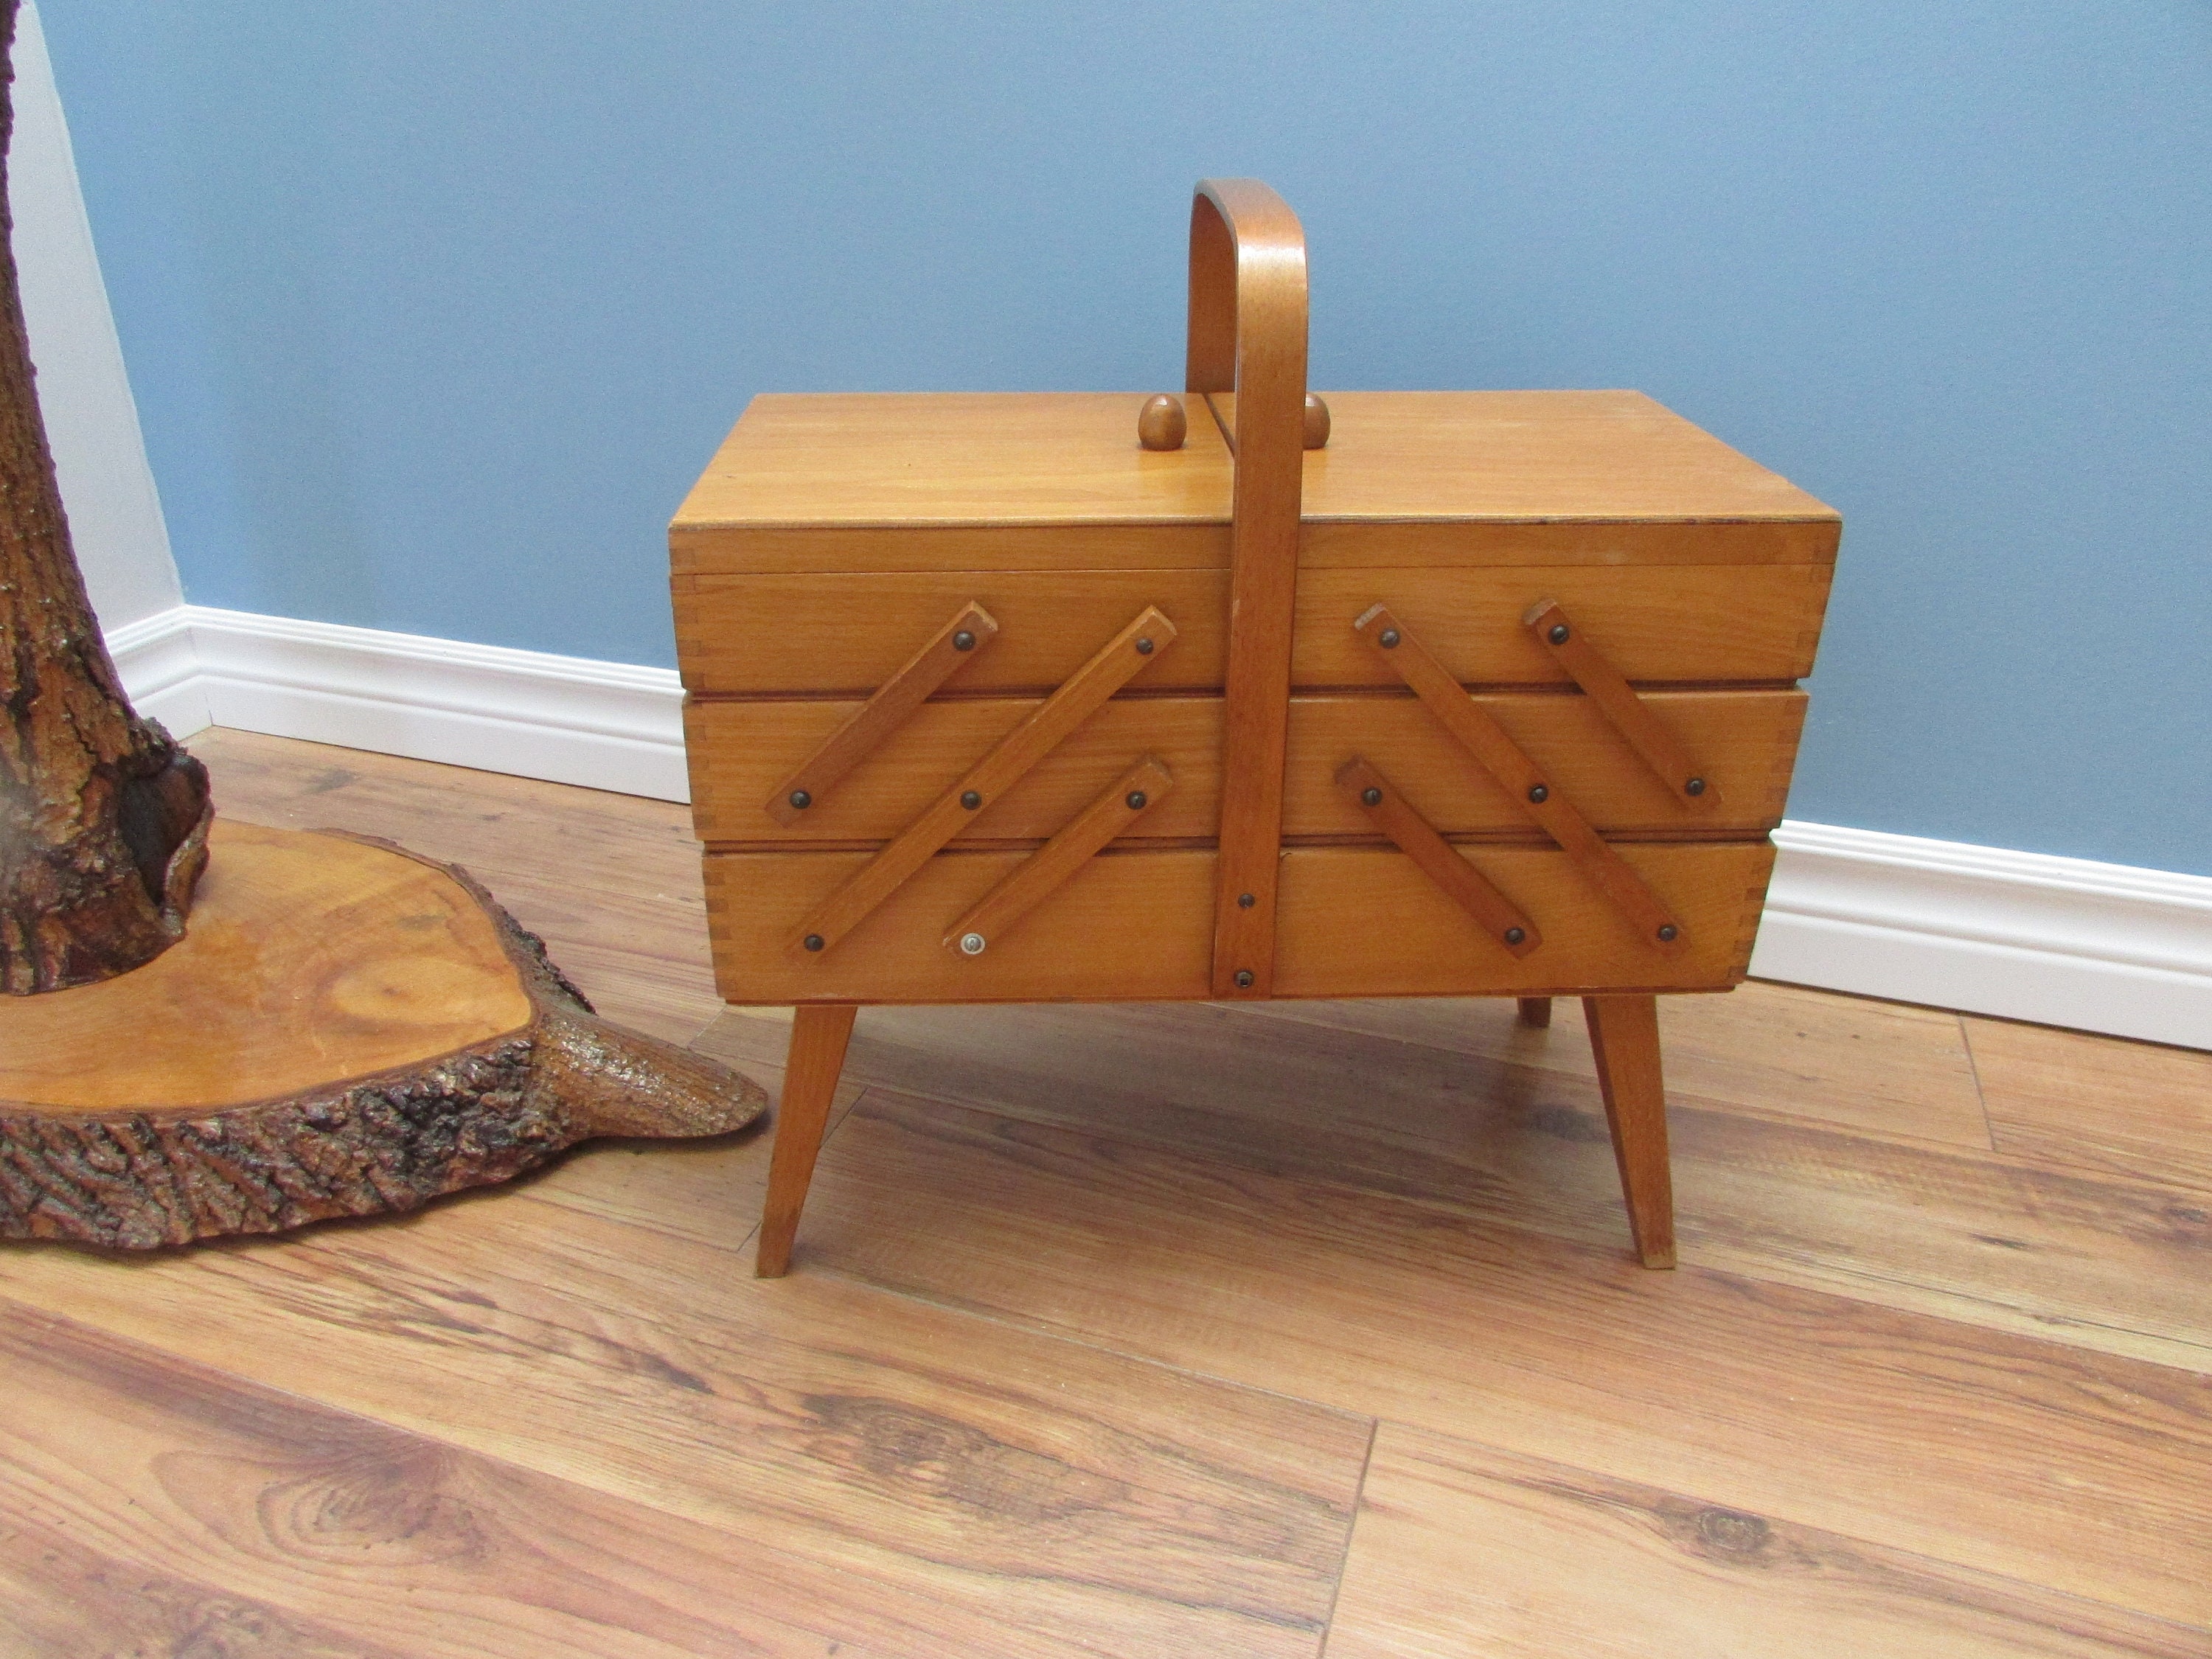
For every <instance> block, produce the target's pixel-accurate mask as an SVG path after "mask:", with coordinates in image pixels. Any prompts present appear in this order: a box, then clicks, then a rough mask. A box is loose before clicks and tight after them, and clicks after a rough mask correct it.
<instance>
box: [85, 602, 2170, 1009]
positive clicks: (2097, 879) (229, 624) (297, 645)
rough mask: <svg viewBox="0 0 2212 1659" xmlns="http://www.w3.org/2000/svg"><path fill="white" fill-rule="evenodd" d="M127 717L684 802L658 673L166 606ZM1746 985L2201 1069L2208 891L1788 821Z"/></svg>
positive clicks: (670, 705)
mask: <svg viewBox="0 0 2212 1659" xmlns="http://www.w3.org/2000/svg"><path fill="white" fill-rule="evenodd" d="M108 646H109V648H110V649H111V650H112V652H113V653H115V659H116V666H117V668H118V671H120V672H121V674H122V676H123V683H124V684H125V686H126V687H127V688H128V689H129V690H130V692H131V696H132V698H133V699H134V700H135V701H136V702H137V705H138V707H139V708H140V709H141V711H142V712H143V713H146V714H151V715H153V716H154V717H155V718H156V719H158V720H161V722H162V723H163V724H164V725H166V726H168V728H169V729H170V730H171V731H172V732H175V733H176V734H177V735H178V736H179V737H185V736H189V735H190V734H191V732H196V731H197V730H199V729H200V728H201V727H202V726H210V725H215V726H234V727H237V728H239V729H241V730H244V731H248V732H270V733H273V734H275V735H276V736H279V737H288V738H308V739H311V740H312V741H314V742H317V743H331V744H342V745H343V746H345V747H347V748H349V749H368V750H377V751H380V752H381V753H384V754H391V755H404V756H408V757H411V758H414V759H417V760H430V761H442V762H445V763H447V764H449V765H453V766H467V767H474V768H476V769H479V770H482V771H488V772H507V773H513V774H515V775H519V776H522V777H532V778H545V779H549V780H551V781H555V782H558V783H576V784H583V785H585V786H586V787H591V788H595V789H611V790H616V791H618V792H620V793H624V794H633V795H650V796H653V797H654V798H656V799H661V800H686V799H690V793H689V787H688V783H687V781H686V779H685V776H684V725H683V708H684V692H683V688H682V686H681V684H679V683H678V679H677V677H676V674H675V672H674V671H672V670H670V669H665V668H639V667H633V666H630V665H626V664H621V663H605V662H593V661H590V660H587V659H581V658H576V657H556V656H550V655H547V654H545V653H541V652H535V651H510V650H505V649H501V648H500V647H495V646H484V645H466V644H462V643H459V642H458V641H452V640H436V639H425V638H422V637H419V636H417V635H410V634H386V633H381V632H379V631H378V630H376V629H366V628H344V627H340V626H337V625H336V624H333V623H306V622H294V621H291V620H289V619H287V618H284V617H257V616H252V615H248V614H246V613H245V612H242V611H216V610H210V609H209V608H207V607H205V606H203V605H180V606H179V607H178V608H177V609H175V610H173V611H165V612H163V613H162V614H161V615H160V616H156V617H149V618H148V619H147V620H145V621H144V622H139V623H131V624H130V625H129V626H127V627H125V628H119V629H116V630H115V632H114V633H113V634H112V635H109V636H108ZM1774 840H1775V844H1776V846H1777V847H1778V848H1779V849H1780V856H1779V858H1778V860H1777V861H1776V865H1775V871H1774V881H1773V884H1772V886H1771V888H1770V889H1769V890H1768V895H1767V904H1766V917H1765V924H1764V925H1763V926H1762V927H1761V928H1760V930H1759V947H1758V949H1757V950H1756V951H1754V952H1753V955H1752V959H1751V968H1752V972H1753V973H1754V974H1756V975H1759V977H1761V978H1764V979H1778V980H1786V981H1791V982H1793V983H1796V984H1800V985H1814V986H1820V987H1826V988H1827V989H1831V990H1838V991H1851V992H1856V993H1858V994H1862V995H1866V996H1877V997H1887V998H1891V999H1893V1000H1897V1001H1900V1002H1917V1003H1926V1004H1929V1005H1931V1006H1936V1007H1942V1008H1959V1009H1963V1010H1966V1011H1967V1012H1972V1013H1983V1014H1994V1015H1997V1016H1999V1017H2001V1018H2008V1019H2024V1020H2033V1021H2035V1022H2037V1023H2039V1024H2048V1025H2067V1026H2073V1027H2075V1028H2077V1029H2079V1030H2091V1031H2104V1032H2109V1033H2111V1034H2112V1035H2114V1036H2130V1037H2141V1038H2145V1039H2147V1040H2148V1041H2151V1042H2171V1043H2179V1044H2181V1045H2183V1046H2185V1047H2188V1048H2212V878H2207V877H2203V876H2185V875H2176V874H2172V873H2169V872H2165V871H2159V870H2139V869H2135V868H2132V867H2130V866H2124V865H2116V864H2096V863H2092V862H2090V861H2089V860H2084V859H2064V858H2052V857H2049V856H2046V855H2045V854H2035V853H2015V852H2009V851H2007V850H2005V849H2004V848H1989V847H1972V846H1967V845H1966V844H1964V843H1961V842H1945V841H1927V840H1923V839H1922V838H1920V837H1918V836H1893V835H1886V834H1883V833H1881V832H1880V831H1877V830H1871V829H1839V828H1837V827H1834V826H1832V825H1828V824H1820V823H1796V822H1785V823H1784V824H1783V826H1782V827H1781V829H1778V830H1777V831H1776V832H1775V836H1774Z"/></svg>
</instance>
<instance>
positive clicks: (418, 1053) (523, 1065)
mask: <svg viewBox="0 0 2212 1659" xmlns="http://www.w3.org/2000/svg"><path fill="white" fill-rule="evenodd" d="M213 842H214V848H215V854H216V856H215V857H214V859H213V860H211V861H210V866H209V869H208V873H207V875H206V877H205V878H204V881H203V882H202V884H201V887H200V891H199V895H198V898H197V902H196V904H195V905H194V908H193V911H192V918H191V929H190V931H189V932H187V933H185V935H184V937H183V938H182V939H180V940H179V941H178V942H177V943H176V944H174V945H172V946H171V947H170V948H169V949H168V950H167V951H164V952H163V953H162V954H161V955H160V956H158V957H155V958H154V960H152V961H151V962H149V963H146V964H145V965H144V966H143V967H141V968H138V969H136V970H135V971H133V972H131V973H129V974H125V975H121V976H119V977H118V978H114V979H111V980H107V981H103V982H101V983H100V984H96V985H87V986H82V987H76V988H74V989H69V990H59V991H50V992H48V993H46V994H44V995H40V996H35V997H0V1237H13V1238H55V1239H68V1240H73V1241H76V1242H77V1243H87V1244H100V1245H110V1246H120V1247H123V1248H125V1249H147V1248H150V1247H153V1246H156V1245H162V1244H180V1243H186V1242H188V1241H190V1240H192V1239H196V1238H204V1237H210V1236H213V1235H216V1234H223V1233H246V1232H273V1231H279V1230H281V1229H283V1228H287V1227H294V1226H298V1225H301V1223H303V1222H309V1221H316V1220H320V1219H323V1218H327V1217H331V1216H355V1215H374V1214H380V1213H384V1212H393V1211H402V1210H411V1209H414V1208H416V1207H417V1206H420V1205H422V1203H424V1202H425V1201H426V1200H429V1199H432V1198H435V1197H436V1196H437V1195H438V1194H441V1193H449V1192H453V1191H455V1190H457V1189H459V1188H464V1187H475V1186H483V1185H486V1184H489V1183H491V1182H501V1181H505V1180H507V1179H508V1178H510V1177H511V1176H515V1175H517V1174H519V1173H520V1172H521V1171H523V1170H527V1169H530V1168H532V1166H533V1165H536V1164H543V1163H544V1162H546V1161H547V1160H548V1159H550V1158H553V1157H554V1156H555V1155H556V1153H558V1152H562V1150H563V1149H565V1148H567V1147H568V1146H574V1144H575V1143H577V1142H578V1141H580V1140H586V1139H591V1138H592V1137H593V1136H597V1135H659V1136H684V1135H708V1134H719V1133H723V1132H725V1131H726V1130H731V1129H736V1128H741V1127H744V1125H746V1124H748V1123H750V1122H751V1121H753V1120H754V1119H755V1118H756V1117H757V1116H758V1115H760V1113H761V1111H762V1109H763V1108H764V1107H765V1106H766V1104H767V1097H766V1096H765V1095H764V1094H763V1091H762V1090H761V1088H760V1086H759V1085H757V1084H755V1083H753V1082H752V1081H750V1079H746V1078H743V1077H740V1076H738V1074H737V1073H733V1072H731V1071H730V1070H728V1069H727V1068H726V1067H724V1066H720V1065H718V1064H717V1063H715V1062H714V1061H713V1060H708V1059H706V1058H705V1057H703V1056H702V1055H699V1054H693V1053H691V1052H690V1050H689V1049H685V1048H677V1047H676V1046H674V1045H673V1044H671V1043H666V1042H658V1041H656V1040H655V1039H653V1038H651V1037H647V1036H637V1035H635V1033H632V1032H629V1031H625V1030H621V1029H619V1028H617V1027H616V1026H613V1025H610V1024H606V1023H605V1022H604V1021H602V1020H600V1019H599V1018H597V1017H596V1016H595V1015H594V1014H593V1013H592V1009H591V1005H590V1004H589V1003H587V1002H586V1001H585V1000H584V999H583V997H582V996H581V995H580V994H579V993H578V992H577V990H576V988H575V987H574V986H572V985H570V984H569V983H568V981H567V980H566V979H564V978H562V975H561V974H560V972H559V970H558V969H556V968H554V967H553V965H552V964H551V963H550V962H548V961H547V959H546V957H545V951H544V946H543V945H541V944H540V943H539V941H538V939H536V938H535V937H534V936H533V935H532V934H530V933H526V932H525V931H524V930H523V929H522V928H521V927H519V926H517V925H516V923H515V922H514V921H513V918H511V917H510V916H508V915H507V913H506V912H505V911H504V910H502V909H501V908H499V906H498V905H497V904H496V903H495V902H493V900H492V898H491V896H490V895H489V894H488V893H486V892H485V891H484V890H483V889H482V888H481V887H479V886H477V884H476V883H475V882H473V881H472V880H471V879H470V878H468V876H467V875H466V874H465V873H464V872H461V871H459V870H458V869H454V868H453V867H451V866H446V865H441V864H436V863H433V862H432V861H430V860H428V859H422V858H418V857H416V856H415V855H414V854H410V853H406V852H404V851H402V850H401V849H400V848H397V847H394V846H392V844H391V843H390V842H380V841H374V840H371V839H368V838H367V837H364V836H348V835H344V834H341V833H337V832H331V831H322V832H316V833H306V832H301V831H297V830H283V829H264V828H260V827H258V826H257V825H252V824H244V823H229V822H227V821H222V820H218V821H217V822H216V824H215V826H214V832H213Z"/></svg>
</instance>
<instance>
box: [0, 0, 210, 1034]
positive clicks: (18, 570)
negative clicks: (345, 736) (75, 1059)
mask: <svg viewBox="0 0 2212 1659" xmlns="http://www.w3.org/2000/svg"><path fill="white" fill-rule="evenodd" d="M17 3H18V0H0V68H4V74H0V151H4V149H5V147H6V145H7V143H8V141H9V138H10V137H12V135H13V132H14V128H15V109H14V100H13V98H12V96H11V95H10V88H11V87H12V83H13V81H14V69H13V64H12V59H13V55H14V47H15V12H16V7H17ZM13 232H14V220H13V218H12V216H10V215H9V211H8V207H7V170H6V163H5V161H4V159H0V989H4V990H6V991H9V992H13V993H15V994H19V995H20V994H25V993H28V992H33V991H51V990H56V989H59V988H60V987H64V986H70V985H85V984H90V983H92V982H94V981H100V980H104V979H108V978H112V976H114V975H118V974H121V973H126V972H128V971H129V970H130V969H133V968H136V967H137V966H139V965H140V964H141V963H145V962H147V961H149V960H150V959H151V958H153V957H156V956H158V955H160V954H161V951H165V950H167V948H168V947H169V946H170V945H172V944H173V943H175V941H176V940H177V939H178V938H179V936H181V935H182V933H184V927H185V912H186V911H187V910H188V909H189V908H191V897H192V884H193V883H194V882H195V881H196V880H197V878H198V876H199V872H200V868H201V866H202V865H203V864H204V862H205V860H206V856H207V827H208V821H209V818H210V814H211V812H212V810H213V809H212V807H211V805H210V802H209V799H208V781H207V772H206V769H204V767H202V766H201V765H200V763H198V762H197V761H196V760H194V759H193V758H192V757H191V756H190V755H187V754H186V753H185V751H184V750H182V749H180V748H179V747H178V745H177V744H176V742H175V741H174V739H173V738H171V737H170V736H169V734H168V733H167V732H164V731H163V730H162V729H161V726H159V725H158V724H156V723H155V722H154V721H151V720H141V719H139V718H138V716H137V714H136V713H134V712H133V711H132V709H131V703H130V701H129V699H127V698H126V697H125V696H124V694H123V688H122V685H121V684H120V683H119V682H118V680H117V678H116V675H115V665H114V663H113V662H112V660H111V659H110V658H109V657H108V654H107V646H106V641H103V640H102V639H101V637H100V625H99V623H98V622H97V621H96V620H95V619H94V617H93V614H92V605H91V604H90V602H89V601H88V599H86V597H85V591H84V578H83V576H82V574H81V573H80V572H79V571H78V569H77V564H76V554H75V552H74V551H73V550H71V547H70V533H69V521H68V520H67V519H66V517H65V516H64V513H63V511H62V500H61V490H60V489H59V487H58V485H57V483H55V480H54V463H53V457H52V454H51V453H49V451H48V450H47V447H46V422H44V421H43V420H42V419H41V418H40V414H39V402H38V395H37V392H36V390H35V388H34V386H33V380H32V375H33V370H32V367H31V351H30V342H29V339H28V337H27V336H26V334H25V333H24V330H23V304H22V296H21V293H20V291H19V289H18V288H17V285H16V278H15V251H14V247H13V245H12V244H13Z"/></svg>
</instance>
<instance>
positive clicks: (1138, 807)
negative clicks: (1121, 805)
mask: <svg viewBox="0 0 2212 1659" xmlns="http://www.w3.org/2000/svg"><path fill="white" fill-rule="evenodd" d="M1123 799H1124V800H1125V801H1126V802H1127V805H1128V808H1129V810H1130V811H1132V812H1141V811H1144V810H1145V792H1144V791H1143V790H1141V789H1132V790H1131V791H1130V792H1129V793H1128V794H1127V795H1126V796H1125V797H1123Z"/></svg>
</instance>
